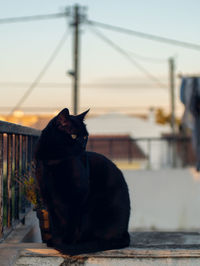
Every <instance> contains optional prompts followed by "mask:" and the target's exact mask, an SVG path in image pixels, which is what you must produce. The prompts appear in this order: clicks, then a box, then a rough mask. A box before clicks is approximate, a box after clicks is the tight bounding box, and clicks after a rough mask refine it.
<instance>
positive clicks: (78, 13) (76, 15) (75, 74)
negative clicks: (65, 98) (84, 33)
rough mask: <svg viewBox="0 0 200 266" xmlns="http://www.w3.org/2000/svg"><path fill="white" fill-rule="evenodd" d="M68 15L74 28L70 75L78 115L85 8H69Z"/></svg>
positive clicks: (75, 112) (74, 109)
mask: <svg viewBox="0 0 200 266" xmlns="http://www.w3.org/2000/svg"><path fill="white" fill-rule="evenodd" d="M67 10H68V11H67V13H68V14H71V15H72V22H71V26H73V28H74V29H73V69H72V70H70V71H68V74H69V75H71V77H72V78H73V88H72V89H73V92H72V97H73V98H72V102H73V113H74V115H77V113H78V106H79V58H80V49H79V48H80V24H81V23H82V22H83V20H84V19H85V15H84V14H83V13H84V11H85V7H80V6H79V5H75V6H74V7H73V9H72V10H71V8H67Z"/></svg>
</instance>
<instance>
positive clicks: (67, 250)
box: [52, 232, 130, 256]
mask: <svg viewBox="0 0 200 266" xmlns="http://www.w3.org/2000/svg"><path fill="white" fill-rule="evenodd" d="M129 244H130V236H129V233H128V232H126V233H124V235H123V237H122V238H117V239H114V238H113V239H110V240H104V239H97V240H93V241H89V242H84V243H79V244H72V245H67V244H54V245H52V246H53V247H54V248H55V249H57V250H58V251H60V252H61V253H63V254H67V255H72V256H73V255H79V254H84V253H85V254H86V253H94V252H99V251H105V250H110V249H120V248H125V247H128V246H129Z"/></svg>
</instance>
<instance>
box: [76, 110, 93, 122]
mask: <svg viewBox="0 0 200 266" xmlns="http://www.w3.org/2000/svg"><path fill="white" fill-rule="evenodd" d="M89 111H90V109H88V110H87V111H85V112H83V113H82V114H80V115H77V116H76V117H77V118H78V119H79V120H80V121H84V119H85V116H86V114H87V113H88V112H89Z"/></svg>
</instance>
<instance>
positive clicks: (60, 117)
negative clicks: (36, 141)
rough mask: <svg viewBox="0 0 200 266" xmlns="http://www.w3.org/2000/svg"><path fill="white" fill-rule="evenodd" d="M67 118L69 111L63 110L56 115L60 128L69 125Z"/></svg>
mask: <svg viewBox="0 0 200 266" xmlns="http://www.w3.org/2000/svg"><path fill="white" fill-rule="evenodd" d="M69 118H70V114H69V110H68V109H67V108H65V109H63V110H62V111H61V112H60V113H59V114H58V115H57V122H58V124H60V125H62V126H66V125H68V124H69V120H70V119H69Z"/></svg>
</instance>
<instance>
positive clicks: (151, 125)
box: [86, 113, 170, 169]
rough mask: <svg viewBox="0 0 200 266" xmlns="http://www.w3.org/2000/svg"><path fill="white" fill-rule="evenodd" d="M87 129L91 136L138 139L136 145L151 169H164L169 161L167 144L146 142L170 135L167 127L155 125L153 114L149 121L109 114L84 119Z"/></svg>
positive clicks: (163, 142) (119, 114)
mask: <svg viewBox="0 0 200 266" xmlns="http://www.w3.org/2000/svg"><path fill="white" fill-rule="evenodd" d="M86 124H87V129H88V131H89V133H90V134H91V135H108V136H109V135H129V136H130V137H131V138H134V139H138V138H143V139H142V140H138V142H137V144H138V146H140V148H141V149H142V150H143V152H144V153H145V154H146V155H148V156H149V157H150V164H151V167H152V168H154V169H157V168H159V167H161V166H162V167H165V166H167V164H168V161H169V151H168V148H169V147H168V144H167V142H165V141H158V140H157V141H156V140H154V141H151V142H148V141H147V139H146V138H160V137H161V136H162V134H163V133H170V126H169V125H158V124H156V123H155V119H154V115H153V113H150V116H149V119H142V118H138V117H132V116H128V115H125V114H121V113H109V114H105V115H100V116H97V117H92V118H87V119H86Z"/></svg>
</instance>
